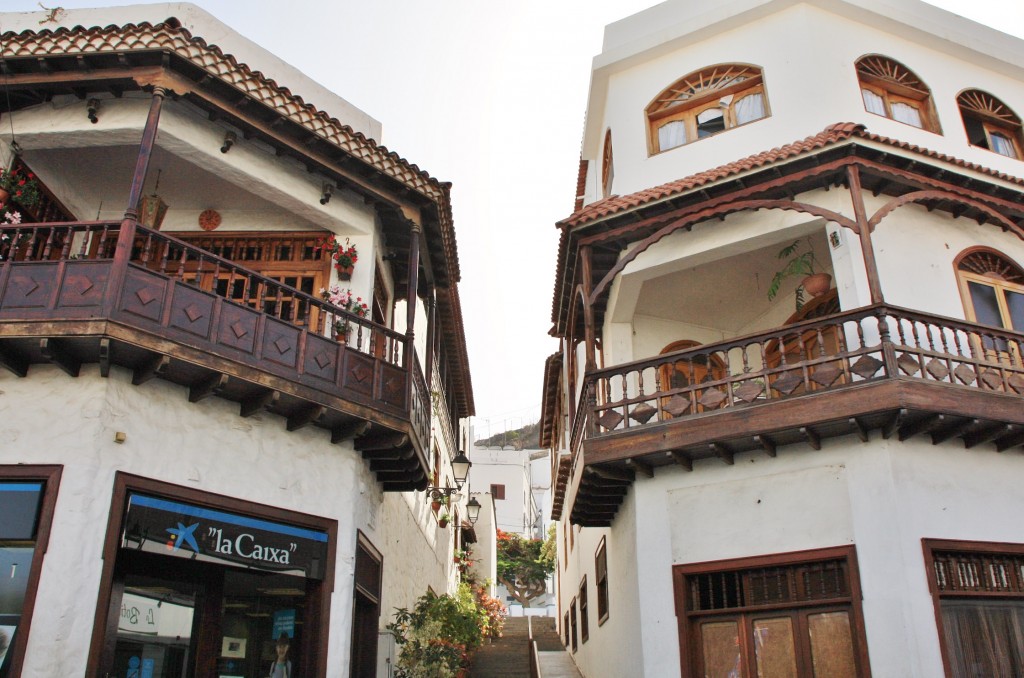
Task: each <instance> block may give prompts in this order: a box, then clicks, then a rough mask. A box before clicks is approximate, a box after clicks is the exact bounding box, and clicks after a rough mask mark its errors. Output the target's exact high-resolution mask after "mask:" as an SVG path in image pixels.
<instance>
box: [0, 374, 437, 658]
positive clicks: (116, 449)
mask: <svg viewBox="0 0 1024 678" xmlns="http://www.w3.org/2000/svg"><path fill="white" fill-rule="evenodd" d="M116 431H122V432H124V433H126V434H127V440H126V441H125V443H124V444H121V445H119V444H116V443H115V442H114V433H115V432H116ZM0 440H2V441H3V444H2V445H0V464H18V463H31V464H60V465H63V468H64V470H63V477H62V479H61V484H60V490H59V494H58V497H57V505H56V512H55V516H54V520H53V525H52V529H51V534H50V541H49V549H48V551H47V553H46V556H45V558H44V560H43V567H42V575H41V578H40V584H39V592H38V597H37V599H36V603H35V614H34V618H33V621H32V630H31V634H30V636H29V642H28V653H27V658H26V663H25V667H24V671H23V673H22V676H24V677H25V678H52V676H70V675H77V674H79V673H80V672H81V670H82V669H81V667H83V666H85V663H86V655H87V653H88V650H89V642H90V637H91V633H92V623H93V617H94V615H95V612H96V606H97V595H96V592H97V590H98V587H99V581H100V573H101V569H102V565H103V562H102V560H101V558H100V556H101V550H102V545H103V538H104V535H105V533H106V529H107V523H108V516H109V512H110V502H111V491H112V489H113V479H114V474H115V472H116V471H124V472H127V473H132V474H136V475H140V476H144V477H146V478H151V479H155V480H160V481H164V482H168V483H174V484H178V485H184V486H187V487H190V488H194V489H197V490H202V491H205V492H211V493H216V494H223V495H228V496H231V497H236V498H239V499H244V500H248V501H253V502H256V503H260V504H265V505H270V506H275V507H280V508H285V509H289V510H294V511H301V512H304V513H309V514H313V515H317V516H321V517H325V518H330V519H333V520H336V521H337V523H338V543H337V561H336V567H335V572H334V575H335V586H334V592H333V596H332V599H331V613H330V620H329V632H330V638H331V640H330V649H329V653H328V675H346V674H347V672H348V653H349V647H350V642H351V641H350V638H351V619H352V595H353V589H352V577H353V565H354V560H353V559H354V553H355V543H356V530H362V531H363V532H364V533H365V534H366V535H367V536H368V537H369V538H370V540H371V541H372V542H373V543H374V545H375V546H376V547H377V548H378V549H379V550H380V551H381V552H382V554H383V557H384V568H385V569H384V585H383V586H384V598H383V600H382V606H381V610H382V616H381V620H380V625H381V627H383V625H384V624H386V623H387V622H388V621H389V617H390V614H391V612H392V611H393V607H394V606H397V605H409V604H411V603H412V602H413V601H414V600H415V598H416V597H417V596H419V595H422V594H423V593H424V592H425V591H426V587H427V585H431V586H433V587H434V588H435V590H437V591H444V590H447V588H448V585H449V582H450V581H451V580H452V578H451V576H450V574H449V573H450V572H451V552H450V550H449V549H447V548H445V541H446V540H448V541H450V540H451V535H452V531H451V529H450V528H449V529H446V530H440V529H438V528H437V527H436V523H435V522H434V520H433V518H432V517H430V516H427V515H426V512H429V506H426V505H425V503H423V502H421V501H418V498H419V497H421V496H422V495H421V494H419V493H417V494H408V495H396V494H388V495H383V496H382V493H381V492H380V489H379V485H378V484H377V482H376V479H375V478H374V477H373V476H372V475H371V474H370V473H369V471H368V467H367V465H366V463H365V462H363V461H362V459H361V458H360V456H359V455H358V454H357V453H355V452H354V451H353V450H352V447H351V443H347V444H343V445H332V444H331V443H330V435H329V433H328V432H326V431H323V430H320V429H315V428H306V429H302V430H299V431H296V432H293V433H288V432H287V431H286V430H285V426H284V420H283V419H281V418H280V417H278V416H276V415H272V414H266V413H264V414H258V415H254V416H252V417H249V418H245V419H243V418H241V417H240V416H239V415H238V405H237V404H236V403H231V402H228V401H225V400H221V399H219V398H210V399H207V400H205V401H203V402H202V403H200V404H190V403H189V402H188V392H187V389H185V388H183V387H178V386H175V385H172V384H169V383H167V382H164V381H161V380H152V381H149V382H147V383H146V384H144V385H142V386H138V387H136V386H132V385H131V374H130V373H129V372H127V371H125V370H123V369H120V368H113V369H112V371H111V374H110V377H109V378H107V379H104V378H101V377H100V376H99V374H98V367H97V366H95V365H86V366H84V367H83V368H82V374H81V376H80V377H78V378H76V379H72V378H70V377H68V376H67V375H65V374H64V373H63V372H61V371H60V370H59V369H57V368H56V367H53V366H49V365H35V366H33V367H32V368H31V369H30V372H29V376H28V377H27V378H24V379H19V378H17V377H15V376H13V375H11V374H10V373H8V372H6V371H5V372H3V373H2V374H0ZM439 546H440V548H438V547H439Z"/></svg>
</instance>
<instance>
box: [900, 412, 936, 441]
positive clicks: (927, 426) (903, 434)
mask: <svg viewBox="0 0 1024 678" xmlns="http://www.w3.org/2000/svg"><path fill="white" fill-rule="evenodd" d="M945 423H946V415H944V414H929V415H927V416H924V417H921V418H920V419H918V420H917V421H912V422H908V423H907V424H905V425H903V426H900V429H899V440H900V442H903V441H904V440H908V439H910V438H913V437H914V436H916V435H918V434H921V433H931V432H932V431H934V430H936V429H938V428H941V427H942V425H943V424H945Z"/></svg>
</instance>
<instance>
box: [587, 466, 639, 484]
mask: <svg viewBox="0 0 1024 678" xmlns="http://www.w3.org/2000/svg"><path fill="white" fill-rule="evenodd" d="M583 470H584V471H586V472H587V473H590V474H592V475H595V476H597V477H598V478H601V479H603V480H615V481H620V482H626V483H631V482H633V481H634V480H636V474H635V473H633V471H631V470H628V469H617V468H613V467H611V466H585V467H583Z"/></svg>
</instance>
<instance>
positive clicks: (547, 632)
mask: <svg viewBox="0 0 1024 678" xmlns="http://www.w3.org/2000/svg"><path fill="white" fill-rule="evenodd" d="M531 622H532V625H533V637H534V640H536V641H537V651H538V656H539V657H540V667H541V676H542V678H582V677H581V676H580V673H579V671H578V670H577V669H576V665H575V664H573V661H572V658H571V657H569V654H568V653H567V652H566V651H565V647H564V646H563V645H562V641H561V639H560V638H559V637H558V632H557V631H556V630H555V620H554V619H553V618H551V617H532V618H531V619H529V620H528V619H527V618H526V617H509V618H508V619H506V620H505V630H504V632H503V633H502V636H501V638H498V639H497V640H494V641H492V642H491V643H490V644H489V645H484V646H483V647H481V648H480V649H479V650H477V651H476V653H475V654H474V655H473V665H472V668H471V669H470V671H469V675H470V678H530V623H531Z"/></svg>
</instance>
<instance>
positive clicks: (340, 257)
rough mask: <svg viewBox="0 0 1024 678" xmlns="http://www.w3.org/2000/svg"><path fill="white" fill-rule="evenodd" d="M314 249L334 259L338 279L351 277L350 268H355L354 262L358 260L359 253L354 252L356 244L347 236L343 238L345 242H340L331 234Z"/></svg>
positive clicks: (349, 278)
mask: <svg viewBox="0 0 1024 678" xmlns="http://www.w3.org/2000/svg"><path fill="white" fill-rule="evenodd" d="M316 249H318V250H320V251H322V252H324V253H325V254H327V255H328V256H329V257H330V258H331V259H333V260H334V268H335V270H337V271H338V279H339V280H351V279H352V270H353V269H354V268H355V265H356V262H357V261H359V255H358V253H357V252H356V246H355V245H353V244H352V243H351V242H350V241H349V239H348V238H345V243H344V244H342V243H340V242H338V238H337V237H335V236H333V235H332V236H331V237H330V238H327V239H326V240H321V241H320V243H319V244H318V245H317V246H316Z"/></svg>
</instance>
